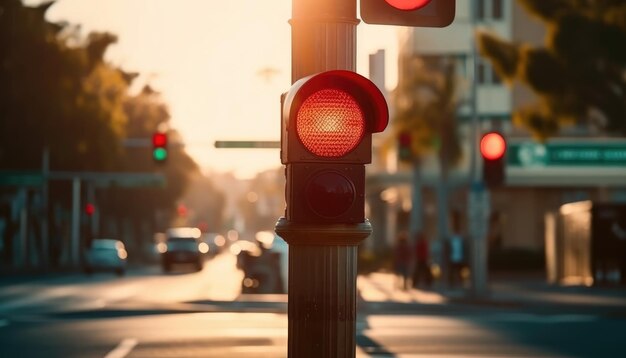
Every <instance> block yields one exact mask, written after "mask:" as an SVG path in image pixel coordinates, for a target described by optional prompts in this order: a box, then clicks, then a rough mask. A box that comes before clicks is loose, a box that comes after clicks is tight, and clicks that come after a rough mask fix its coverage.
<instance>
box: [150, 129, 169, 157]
mask: <svg viewBox="0 0 626 358" xmlns="http://www.w3.org/2000/svg"><path fill="white" fill-rule="evenodd" d="M167 156H168V152H167V134H165V133H162V132H157V133H154V134H153V135H152V159H154V161H155V162H157V163H163V162H165V160H166V159H167Z"/></svg>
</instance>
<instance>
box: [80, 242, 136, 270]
mask: <svg viewBox="0 0 626 358" xmlns="http://www.w3.org/2000/svg"><path fill="white" fill-rule="evenodd" d="M127 257H128V253H127V252H126V248H125V247H124V243H123V242H121V241H119V240H113V239H94V240H93V241H92V242H91V247H89V249H88V250H87V251H86V253H85V272H87V273H92V272H94V271H114V272H115V273H116V274H118V275H119V276H121V275H123V274H124V273H125V272H126V258H127Z"/></svg>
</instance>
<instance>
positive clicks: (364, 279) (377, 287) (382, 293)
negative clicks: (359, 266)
mask: <svg viewBox="0 0 626 358" xmlns="http://www.w3.org/2000/svg"><path fill="white" fill-rule="evenodd" d="M357 289H358V290H359V294H360V295H361V297H362V298H363V299H364V300H365V301H368V302H389V301H393V302H401V303H425V304H443V303H446V302H447V299H446V298H445V297H444V296H442V295H441V294H438V293H436V292H431V291H425V290H418V289H414V288H409V289H407V290H403V289H401V288H400V285H399V281H398V280H397V279H396V277H395V276H394V275H393V274H390V273H380V272H377V273H371V274H369V275H367V276H364V275H361V276H359V277H358V278H357Z"/></svg>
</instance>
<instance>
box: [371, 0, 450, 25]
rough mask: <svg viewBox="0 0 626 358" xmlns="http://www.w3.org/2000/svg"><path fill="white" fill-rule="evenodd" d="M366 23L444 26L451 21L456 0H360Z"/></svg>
mask: <svg viewBox="0 0 626 358" xmlns="http://www.w3.org/2000/svg"><path fill="white" fill-rule="evenodd" d="M360 1H361V18H362V19H363V21H365V22H366V23H368V24H380V25H401V26H415V27H445V26H448V25H450V24H451V23H452V21H453V20H454V15H455V11H456V9H455V7H456V6H455V1H456V0H360Z"/></svg>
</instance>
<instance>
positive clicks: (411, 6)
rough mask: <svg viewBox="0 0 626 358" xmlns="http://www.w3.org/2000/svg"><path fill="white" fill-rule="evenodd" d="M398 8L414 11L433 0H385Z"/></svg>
mask: <svg viewBox="0 0 626 358" xmlns="http://www.w3.org/2000/svg"><path fill="white" fill-rule="evenodd" d="M385 1H386V2H387V4H389V5H391V6H393V7H395V8H396V9H398V10H406V11H412V10H417V9H419V8H421V7H424V6H426V5H428V3H429V2H430V1H431V0H385Z"/></svg>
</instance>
